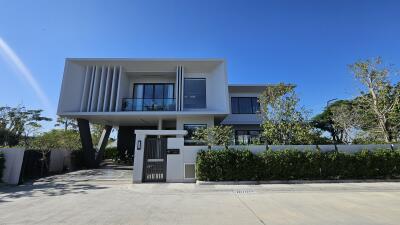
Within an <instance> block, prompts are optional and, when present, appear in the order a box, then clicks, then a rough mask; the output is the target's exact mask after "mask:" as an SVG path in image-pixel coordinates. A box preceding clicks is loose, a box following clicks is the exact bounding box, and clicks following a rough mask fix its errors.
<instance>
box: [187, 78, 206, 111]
mask: <svg viewBox="0 0 400 225" xmlns="http://www.w3.org/2000/svg"><path fill="white" fill-rule="evenodd" d="M183 92H184V93H183V107H184V108H185V109H204V108H206V79H205V78H185V81H184V88H183Z"/></svg>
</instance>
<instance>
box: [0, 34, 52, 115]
mask: <svg viewBox="0 0 400 225" xmlns="http://www.w3.org/2000/svg"><path fill="white" fill-rule="evenodd" d="M0 55H2V56H3V58H4V60H5V61H6V62H7V63H8V64H9V65H10V66H12V67H13V68H14V69H16V71H17V74H18V75H19V76H21V78H22V79H23V80H24V81H26V82H27V83H28V84H29V86H30V87H31V88H32V89H33V91H34V92H35V94H36V95H37V97H38V98H39V100H40V102H41V104H42V105H43V106H44V107H45V108H46V109H47V110H51V111H52V109H53V108H52V105H51V103H50V100H49V98H48V97H47V95H46V94H45V93H44V91H43V89H42V88H41V87H40V85H39V83H38V82H37V81H36V79H35V77H34V76H33V74H32V73H31V71H30V70H29V69H28V68H27V67H26V66H25V64H24V63H23V62H22V60H21V59H20V58H19V57H18V55H17V54H16V53H15V52H14V50H13V49H12V48H11V47H10V46H9V45H8V44H7V43H6V42H5V41H4V40H3V39H2V38H1V37H0ZM3 85H5V84H3Z"/></svg>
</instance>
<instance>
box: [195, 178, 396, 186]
mask: <svg viewBox="0 0 400 225" xmlns="http://www.w3.org/2000/svg"><path fill="white" fill-rule="evenodd" d="M380 182H400V179H365V180H270V181H200V180H198V181H196V184H197V185H257V184H329V183H380Z"/></svg>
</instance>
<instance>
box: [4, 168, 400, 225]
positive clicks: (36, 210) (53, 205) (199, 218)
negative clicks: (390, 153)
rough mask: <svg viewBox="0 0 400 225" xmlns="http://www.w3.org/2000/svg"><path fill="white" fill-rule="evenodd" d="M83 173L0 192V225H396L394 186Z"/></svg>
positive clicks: (399, 204)
mask: <svg viewBox="0 0 400 225" xmlns="http://www.w3.org/2000/svg"><path fill="white" fill-rule="evenodd" d="M131 172H132V171H126V170H109V169H104V170H87V171H79V172H74V173H69V174H65V175H59V176H53V177H49V178H46V179H42V180H39V181H37V182H35V183H33V184H27V185H23V186H18V187H1V188H0V224H41V225H46V224H74V225H78V224H201V225H203V224H207V225H211V224H218V225H220V224H229V225H234V224H240V225H242V224H261V225H262V224H304V225H312V224H324V225H327V224H351V225H357V224H360V225H368V224H374V225H375V224H393V225H395V224H396V225H398V224H400V222H399V221H400V183H388V182H385V183H346V184H290V185H283V184H273V185H205V186H197V185H195V184H131Z"/></svg>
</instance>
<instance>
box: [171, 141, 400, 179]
mask: <svg viewBox="0 0 400 225" xmlns="http://www.w3.org/2000/svg"><path fill="white" fill-rule="evenodd" d="M268 147H269V149H271V150H272V151H279V150H285V149H293V150H300V151H307V150H311V151H316V150H317V146H316V145H270V146H268ZM318 147H319V149H320V150H321V151H323V152H327V151H334V150H335V146H334V145H318ZM230 148H233V149H238V150H240V149H248V150H250V151H251V152H253V153H260V152H263V151H265V150H266V146H265V145H235V146H230ZM337 148H338V151H339V152H347V153H354V152H358V151H361V150H371V151H373V150H376V149H390V148H391V145H390V144H380V145H337ZM393 148H394V149H400V145H399V144H395V145H393ZM222 149H224V147H223V146H213V147H212V150H215V151H218V150H222ZM200 150H207V146H183V147H182V148H181V152H180V155H174V156H171V157H170V156H168V161H167V163H168V164H167V182H195V181H196V179H185V178H184V176H183V174H184V165H185V164H195V163H196V156H197V152H198V151H200ZM172 157H173V158H174V160H171V159H172ZM179 159H181V162H180V163H179ZM170 163H174V164H178V165H169V164H170ZM168 168H174V170H173V171H168ZM179 169H180V170H179ZM171 175H172V176H173V179H169V176H171ZM179 177H180V179H179Z"/></svg>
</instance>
